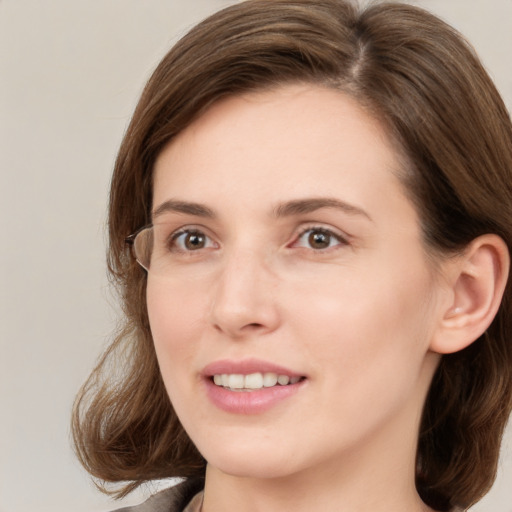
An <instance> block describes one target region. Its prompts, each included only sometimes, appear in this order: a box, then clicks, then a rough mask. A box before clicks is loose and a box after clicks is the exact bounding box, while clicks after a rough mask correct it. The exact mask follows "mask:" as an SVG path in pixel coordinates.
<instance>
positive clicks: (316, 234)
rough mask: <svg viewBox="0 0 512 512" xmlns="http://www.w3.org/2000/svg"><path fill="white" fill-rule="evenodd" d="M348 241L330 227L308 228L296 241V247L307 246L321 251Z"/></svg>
mask: <svg viewBox="0 0 512 512" xmlns="http://www.w3.org/2000/svg"><path fill="white" fill-rule="evenodd" d="M347 243H348V242H347V241H346V240H345V239H344V238H343V237H341V236H340V235H338V234H336V233H334V232H333V231H331V230H330V229H325V228H317V227H313V228H308V229H306V230H305V231H303V232H302V233H301V234H300V235H299V236H298V238H297V241H296V242H294V244H293V246H295V247H306V248H309V249H314V250H316V251H321V250H324V249H329V248H331V247H335V246H337V245H346V244H347Z"/></svg>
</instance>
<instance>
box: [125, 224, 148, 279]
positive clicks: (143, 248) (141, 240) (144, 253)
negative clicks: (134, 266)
mask: <svg viewBox="0 0 512 512" xmlns="http://www.w3.org/2000/svg"><path fill="white" fill-rule="evenodd" d="M154 239H155V236H154V230H153V226H152V225H151V226H144V227H143V228H141V229H139V230H138V231H136V232H135V233H133V234H132V235H130V236H129V237H127V238H125V243H127V244H128V245H131V247H132V253H133V256H134V257H135V259H136V260H137V263H138V264H139V265H140V266H141V267H142V268H143V269H144V270H146V272H149V269H150V267H151V259H152V255H153V247H154Z"/></svg>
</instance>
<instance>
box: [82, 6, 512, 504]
mask: <svg viewBox="0 0 512 512" xmlns="http://www.w3.org/2000/svg"><path fill="white" fill-rule="evenodd" d="M289 82H308V83H316V84H321V85H325V86H327V87H332V88H336V89H338V90H340V91H342V92H345V93H347V94H350V95H351V96H352V97H354V98H355V99H356V100H357V101H358V102H359V103H360V104H361V105H363V106H364V107H365V108H368V109H369V110H370V111H371V112H372V113H373V115H374V116H376V117H378V118H379V119H380V120H381V122H382V123H384V126H386V128H387V129H388V130H389V134H390V137H391V138H392V139H393V140H394V141H395V142H396V143H397V145H398V147H400V149H401V152H402V153H404V154H405V155H406V159H405V160H406V161H408V167H409V169H408V172H407V173H405V174H406V175H405V176H404V177H403V179H404V182H405V184H406V186H407V189H408V190H409V192H410V194H411V197H412V198H413V200H414V202H415V204H416V205H417V208H418V211H419V213H420V217H421V219H422V228H423V233H424V239H425V245H426V247H427V248H430V249H431V250H433V251H435V252H440V253H447V252H449V253H451V252H453V251H457V250H461V249H462V248H464V247H465V246H466V245H467V244H468V243H469V242H470V241H471V240H473V239H474V238H475V237H477V236H479V235H481V234H484V233H496V234H498V235H499V236H501V237H502V238H503V239H504V240H505V242H506V243H507V245H508V248H509V251H510V250H511V248H512V190H511V187H512V126H511V123H510V118H509V116H508V113H507V110H506V108H505V106H504V105H503V103H502V100H501V98H500V96H499V94H498V92H497V91H496V89H495V87H494V85H493V84H492V82H491V80H490V79H489V77H488V75H487V73H486V72H485V70H484V69H483V67H482V65H481V64H480V62H479V61H478V59H477V57H476V56H475V54H474V52H473V51H472V49H471V48H470V47H469V45H468V44H467V43H466V42H465V41H464V40H463V39H462V37H461V36H460V35H459V34H458V33H457V32H456V31H455V30H453V29H452V28H451V27H449V26H447V25H446V24H445V23H443V22H442V21H440V20H439V19H437V18H436V17H434V16H433V15H431V14H429V13H427V12H425V11H423V10H421V9H419V8H416V7H411V6H408V5H403V4H399V3H378V4H375V5H371V6H369V7H367V8H366V9H362V10H359V9H358V8H357V6H355V5H354V4H353V3H351V2H349V1H344V0H251V1H248V2H242V3H240V4H236V5H234V6H232V7H229V8H227V9H224V10H222V11H220V12H218V13H217V14H214V15H213V16H211V17H210V18H208V19H206V20H205V21H203V22H202V23H201V24H199V25H198V26H196V27H195V28H194V29H192V30H191V31H190V32H189V33H188V34H187V35H186V36H185V37H184V38H183V39H182V40H181V41H179V42H178V44H177V45H176V46H175V47H174V48H173V49H172V50H171V51H170V52H169V53H168V54H167V55H166V56H165V57H164V59H163V60H162V62H161V63H160V65H159V66H158V67H157V69H156V70H155V72H154V74H153V76H152V77H151V79H150V80H149V82H148V84H147V86H146V88H145V90H144V92H143V94H142V97H141V99H140V101H139V104H138V106H137V108H136V110H135V113H134V115H133V118H132V121H131V123H130V125H129V127H128V130H127V132H126V135H125V138H124V140H123V143H122V145H121V148H120V151H119V155H118V158H117V162H116V165H115V170H114V175H113V179H112V187H111V196H110V210H109V236H110V247H109V269H110V272H111V275H112V278H113V280H114V281H115V284H116V285H117V286H118V288H119V290H120V292H121V296H122V303H123V306H124V313H125V320H124V325H123V327H122V329H121V331H120V332H119V333H118V335H117V337H116V339H115V340H114V342H113V343H112V345H111V346H110V348H109V349H108V351H107V352H106V354H105V355H104V356H103V358H102V359H101V360H100V362H99V364H98V366H97V367H96V369H95V370H94V371H93V373H92V375H91V377H90V378H89V380H88V381H87V383H86V384H85V386H84V388H83V389H82V391H81V393H80V395H79V397H78V398H77V402H76V406H75V411H74V419H73V433H74V440H75V445H76V449H77V453H78V456H79V458H80V459H81V461H82V463H83V464H84V466H85V467H86V468H87V469H88V471H89V472H90V473H91V474H92V475H94V476H95V477H97V478H99V479H101V480H103V481H109V482H120V481H125V485H124V487H122V488H121V490H119V491H118V495H124V494H126V493H127V492H129V491H130V490H132V489H133V488H135V487H137V486H138V485H140V483H142V482H144V481H146V480H150V479H154V478H163V477H170V476H184V477H188V476H199V475H203V474H204V468H205V461H204V460H203V458H202V457H201V455H200V454H199V453H198V452H197V450H196V448H195V447H194V445H193V444H192V442H191V441H190V439H189V438H188V436H187V434H186V433H185V432H184V430H183V428H182V427H181V425H180V423H179V421H178V419H177V417H176V415H175V413H174V411H173V408H172V405H171V404H170V402H169V400H168V397H167V394H166V392H165V389H164V386H163V382H162V379H161V376H160V373H159V369H158V364H157V361H156V356H155V352H154V349H153V343H152V339H151V333H150V329H149V323H148V317H147V311H146V303H145V283H146V274H145V272H144V271H143V270H142V269H141V268H140V267H139V266H138V265H137V264H136V263H135V261H134V259H133V257H132V255H131V253H130V250H129V248H128V247H127V246H126V244H125V238H126V237H127V236H128V235H130V234H131V233H133V232H134V231H136V230H137V229H138V228H140V227H141V226H143V225H145V224H148V223H149V222H151V203H152V197H151V195H152V167H153V164H154V162H155V158H156V157H157V155H158V154H159V152H160V151H161V150H162V148H163V147H164V146H165V145H166V144H167V143H168V142H169V141H170V140H171V139H172V138H173V137H174V136H176V134H177V133H179V132H180V131H182V130H183V129H185V128H186V127H187V126H188V125H189V124H190V123H191V121H192V120H193V119H194V118H197V116H199V115H201V113H202V112H204V110H205V109H206V108H207V107H208V106H209V105H211V104H212V103H213V102H215V101H217V100H219V98H222V97H225V96H227V95H233V94H239V93H242V92H245V91H251V90H255V89H261V88H268V87H273V86H275V85H279V84H284V83H289ZM511 294H512V287H511V283H510V280H509V283H508V285H507V288H506V291H505V296H504V299H503V301H502V304H501V307H500V310H499V312H498V314H497V316H496V318H495V320H494V321H493V323H492V325H491V326H490V328H489V329H488V330H487V332H486V333H485V334H484V335H483V336H481V338H479V339H478V340H477V341H476V342H475V343H473V344H472V345H471V346H470V347H469V348H467V349H465V350H463V351H461V352H458V353H455V354H451V355H446V356H443V358H442V360H441V363H440V366H439V368H438V370H437V373H436V374H435V376H434V379H433V382H432V386H431V389H430V393H429V396H428V398H427V401H426V404H425V409H424V417H423V420H422V425H421V431H420V435H419V444H418V456H417V488H418V492H419V493H420V495H421V496H422V498H423V500H424V501H425V502H426V503H427V504H428V505H430V506H431V507H433V508H436V509H437V510H450V509H451V508H452V507H454V506H461V507H467V506H469V505H471V504H473V503H474V502H476V501H477V500H478V499H479V498H481V497H482V495H483V494H485V492H486V491H487V490H488V489H489V487H490V486H491V484H492V482H493V480H494V477H495V473H496V467H497V459H498V454H499V449H500V442H501V436H502V433H503V429H504V427H505V424H506V422H507V419H508V417H509V415H510V411H511V407H512V339H511V338H512V301H511V300H512V296H511ZM116 371H117V372H118V373H116ZM126 481H128V482H131V483H128V484H126Z"/></svg>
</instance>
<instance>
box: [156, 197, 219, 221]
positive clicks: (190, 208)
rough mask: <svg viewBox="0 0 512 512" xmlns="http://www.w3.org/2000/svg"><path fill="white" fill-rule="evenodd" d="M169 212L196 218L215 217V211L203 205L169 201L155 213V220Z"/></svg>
mask: <svg viewBox="0 0 512 512" xmlns="http://www.w3.org/2000/svg"><path fill="white" fill-rule="evenodd" d="M167 212H174V213H184V214H186V215H194V216H196V217H206V218H214V217H215V213H214V211H213V210H211V209H210V208H208V207H207V206H205V205H203V204H200V203H190V202H188V201H176V200H174V199H169V200H168V201H164V202H163V203H162V204H161V205H159V206H158V208H156V209H155V210H154V211H153V219H155V218H157V217H160V216H161V215H163V214H164V213H167Z"/></svg>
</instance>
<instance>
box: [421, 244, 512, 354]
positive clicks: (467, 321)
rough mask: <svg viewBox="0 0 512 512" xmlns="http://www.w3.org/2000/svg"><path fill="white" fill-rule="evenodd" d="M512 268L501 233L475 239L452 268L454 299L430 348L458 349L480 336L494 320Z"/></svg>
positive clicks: (442, 313)
mask: <svg viewBox="0 0 512 512" xmlns="http://www.w3.org/2000/svg"><path fill="white" fill-rule="evenodd" d="M509 267H510V255H509V252H508V249H507V246H506V244H505V242H504V241H503V240H502V239H501V238H500V237H499V236H497V235H493V234H487V235H482V236H480V237H478V238H476V239H475V240H473V241H472V242H471V243H470V244H469V246H468V247H467V249H466V250H465V251H464V253H463V254H462V255H461V256H460V257H459V258H457V259H456V260H454V263H453V264H452V266H451V268H450V272H451V275H450V286H451V290H450V291H451V293H450V302H449V303H448V304H447V305H446V306H445V308H444V310H442V311H441V318H440V322H439V325H438V329H437V330H436V332H435V335H434V337H433V339H432V342H431V345H430V349H431V350H432V351H434V352H437V353H440V354H449V353H453V352H458V351H459V350H462V349H464V348H466V347H467V346H468V345H470V344H471V343H473V342H474V341H475V340H476V339H478V338H479V337H480V336H481V335H482V334H483V333H484V332H485V331H486V330H487V328H488V327H489V325H490V324H491V322H492V321H493V319H494V317H495V315H496V313H497V311H498V308H499V306H500V303H501V299H502V297H503V293H504V290H505V286H506V283H507V278H508V273H509Z"/></svg>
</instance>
